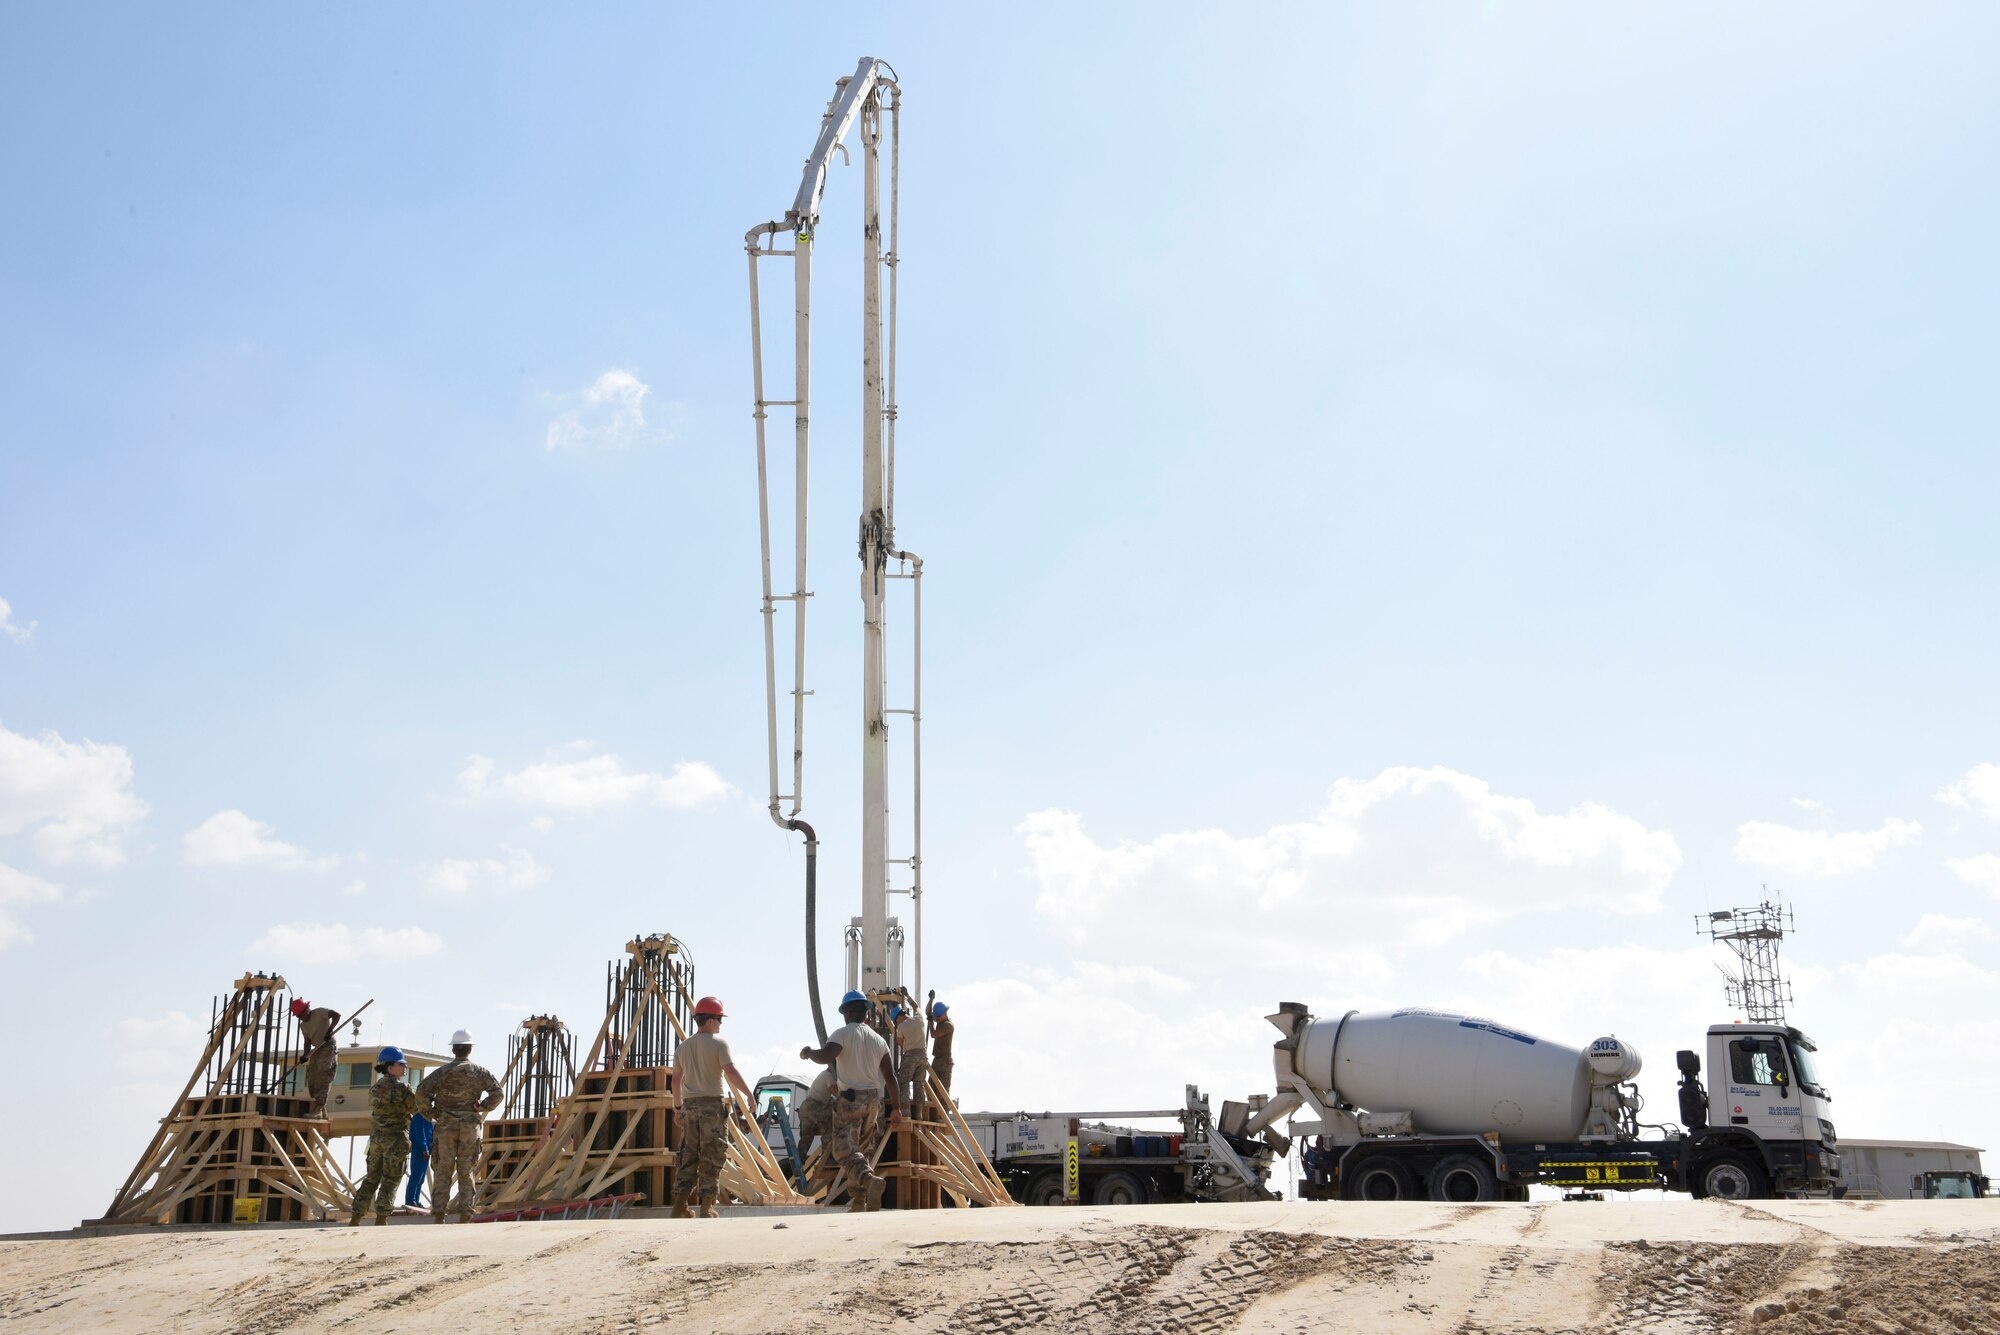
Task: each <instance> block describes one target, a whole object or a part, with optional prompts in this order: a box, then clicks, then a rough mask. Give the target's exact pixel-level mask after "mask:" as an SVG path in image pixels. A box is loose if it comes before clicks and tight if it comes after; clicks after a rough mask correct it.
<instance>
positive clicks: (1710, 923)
mask: <svg viewBox="0 0 2000 1335" xmlns="http://www.w3.org/2000/svg"><path fill="white" fill-rule="evenodd" d="M1797 930H1798V927H1797V924H1796V923H1795V922H1794V921H1793V919H1792V911H1791V909H1789V908H1787V907H1786V906H1785V905H1783V904H1774V903H1772V902H1771V901H1770V900H1768V899H1767V900H1764V901H1763V902H1761V903H1759V904H1755V905H1752V906H1751V907H1749V908H1738V909H1717V910H1716V911H1715V912H1713V913H1710V914H1709V915H1707V916H1706V917H1705V918H1696V919H1695V931H1696V932H1705V933H1707V935H1708V939H1709V940H1711V941H1718V942H1721V943H1722V944H1723V945H1726V946H1728V947H1729V949H1730V950H1731V951H1732V952H1734V954H1735V956H1736V971H1735V972H1734V973H1732V972H1730V971H1729V970H1728V969H1723V970H1722V977H1723V980H1724V985H1723V990H1724V992H1725V993H1726V994H1727V996H1728V999H1729V1006H1730V1009H1732V1010H1741V1011H1742V1012H1743V1018H1744V1019H1746V1020H1748V1021H1749V1022H1750V1023H1752V1024H1783V1023H1785V1007H1786V1006H1788V1005H1790V1004H1791V1001H1792V985H1791V984H1790V983H1788V982H1786V981H1785V977H1784V974H1783V973H1782V972H1781V971H1780V970H1779V968H1778V947H1779V945H1780V944H1782V943H1783V941H1784V939H1785V936H1786V935H1787V934H1788V933H1791V932H1795V931H1797ZM1718 967H1719V966H1718Z"/></svg>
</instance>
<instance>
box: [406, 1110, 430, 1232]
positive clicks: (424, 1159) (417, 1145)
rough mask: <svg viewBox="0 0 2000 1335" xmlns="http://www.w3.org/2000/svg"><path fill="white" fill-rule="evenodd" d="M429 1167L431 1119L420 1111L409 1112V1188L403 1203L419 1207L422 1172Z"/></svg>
mask: <svg viewBox="0 0 2000 1335" xmlns="http://www.w3.org/2000/svg"><path fill="white" fill-rule="evenodd" d="M430 1167H431V1119H430V1118H428V1117H426V1116H424V1115H423V1114H422V1113H411V1114H410V1189H409V1190H408V1191H406V1192H404V1193H403V1204H405V1205H407V1206H409V1207H410V1208H411V1209H421V1208H422V1207H423V1203H424V1195H423V1193H424V1174H425V1173H427V1172H429V1171H430Z"/></svg>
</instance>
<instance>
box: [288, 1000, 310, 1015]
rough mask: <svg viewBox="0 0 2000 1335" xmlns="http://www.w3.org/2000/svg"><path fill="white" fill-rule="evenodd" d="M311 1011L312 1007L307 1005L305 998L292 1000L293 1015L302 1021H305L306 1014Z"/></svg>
mask: <svg viewBox="0 0 2000 1335" xmlns="http://www.w3.org/2000/svg"><path fill="white" fill-rule="evenodd" d="M311 1009H312V1007H311V1006H309V1005H307V1004H306V999H305V998H304V997H293V998H292V1014H294V1015H296V1016H298V1017H299V1018H300V1019H304V1018H305V1014H306V1012H307V1011H309V1010H311Z"/></svg>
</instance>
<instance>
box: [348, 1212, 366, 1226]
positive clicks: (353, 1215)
mask: <svg viewBox="0 0 2000 1335" xmlns="http://www.w3.org/2000/svg"><path fill="white" fill-rule="evenodd" d="M363 1213H364V1212H363V1211H361V1210H349V1211H348V1212H347V1226H348V1227H349V1228H360V1227H361V1216H362V1214H363Z"/></svg>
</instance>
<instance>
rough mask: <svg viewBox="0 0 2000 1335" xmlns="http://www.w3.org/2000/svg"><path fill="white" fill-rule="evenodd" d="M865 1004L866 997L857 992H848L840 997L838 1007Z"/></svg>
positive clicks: (843, 1008) (843, 1007) (844, 1008)
mask: <svg viewBox="0 0 2000 1335" xmlns="http://www.w3.org/2000/svg"><path fill="white" fill-rule="evenodd" d="M867 1004H868V998H867V997H864V996H862V995H861V994H860V993H859V992H849V993H848V994H847V995H846V996H844V997H842V998H841V999H840V1008H841V1009H842V1010H846V1009H847V1008H848V1007H849V1006H866V1005H867Z"/></svg>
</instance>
